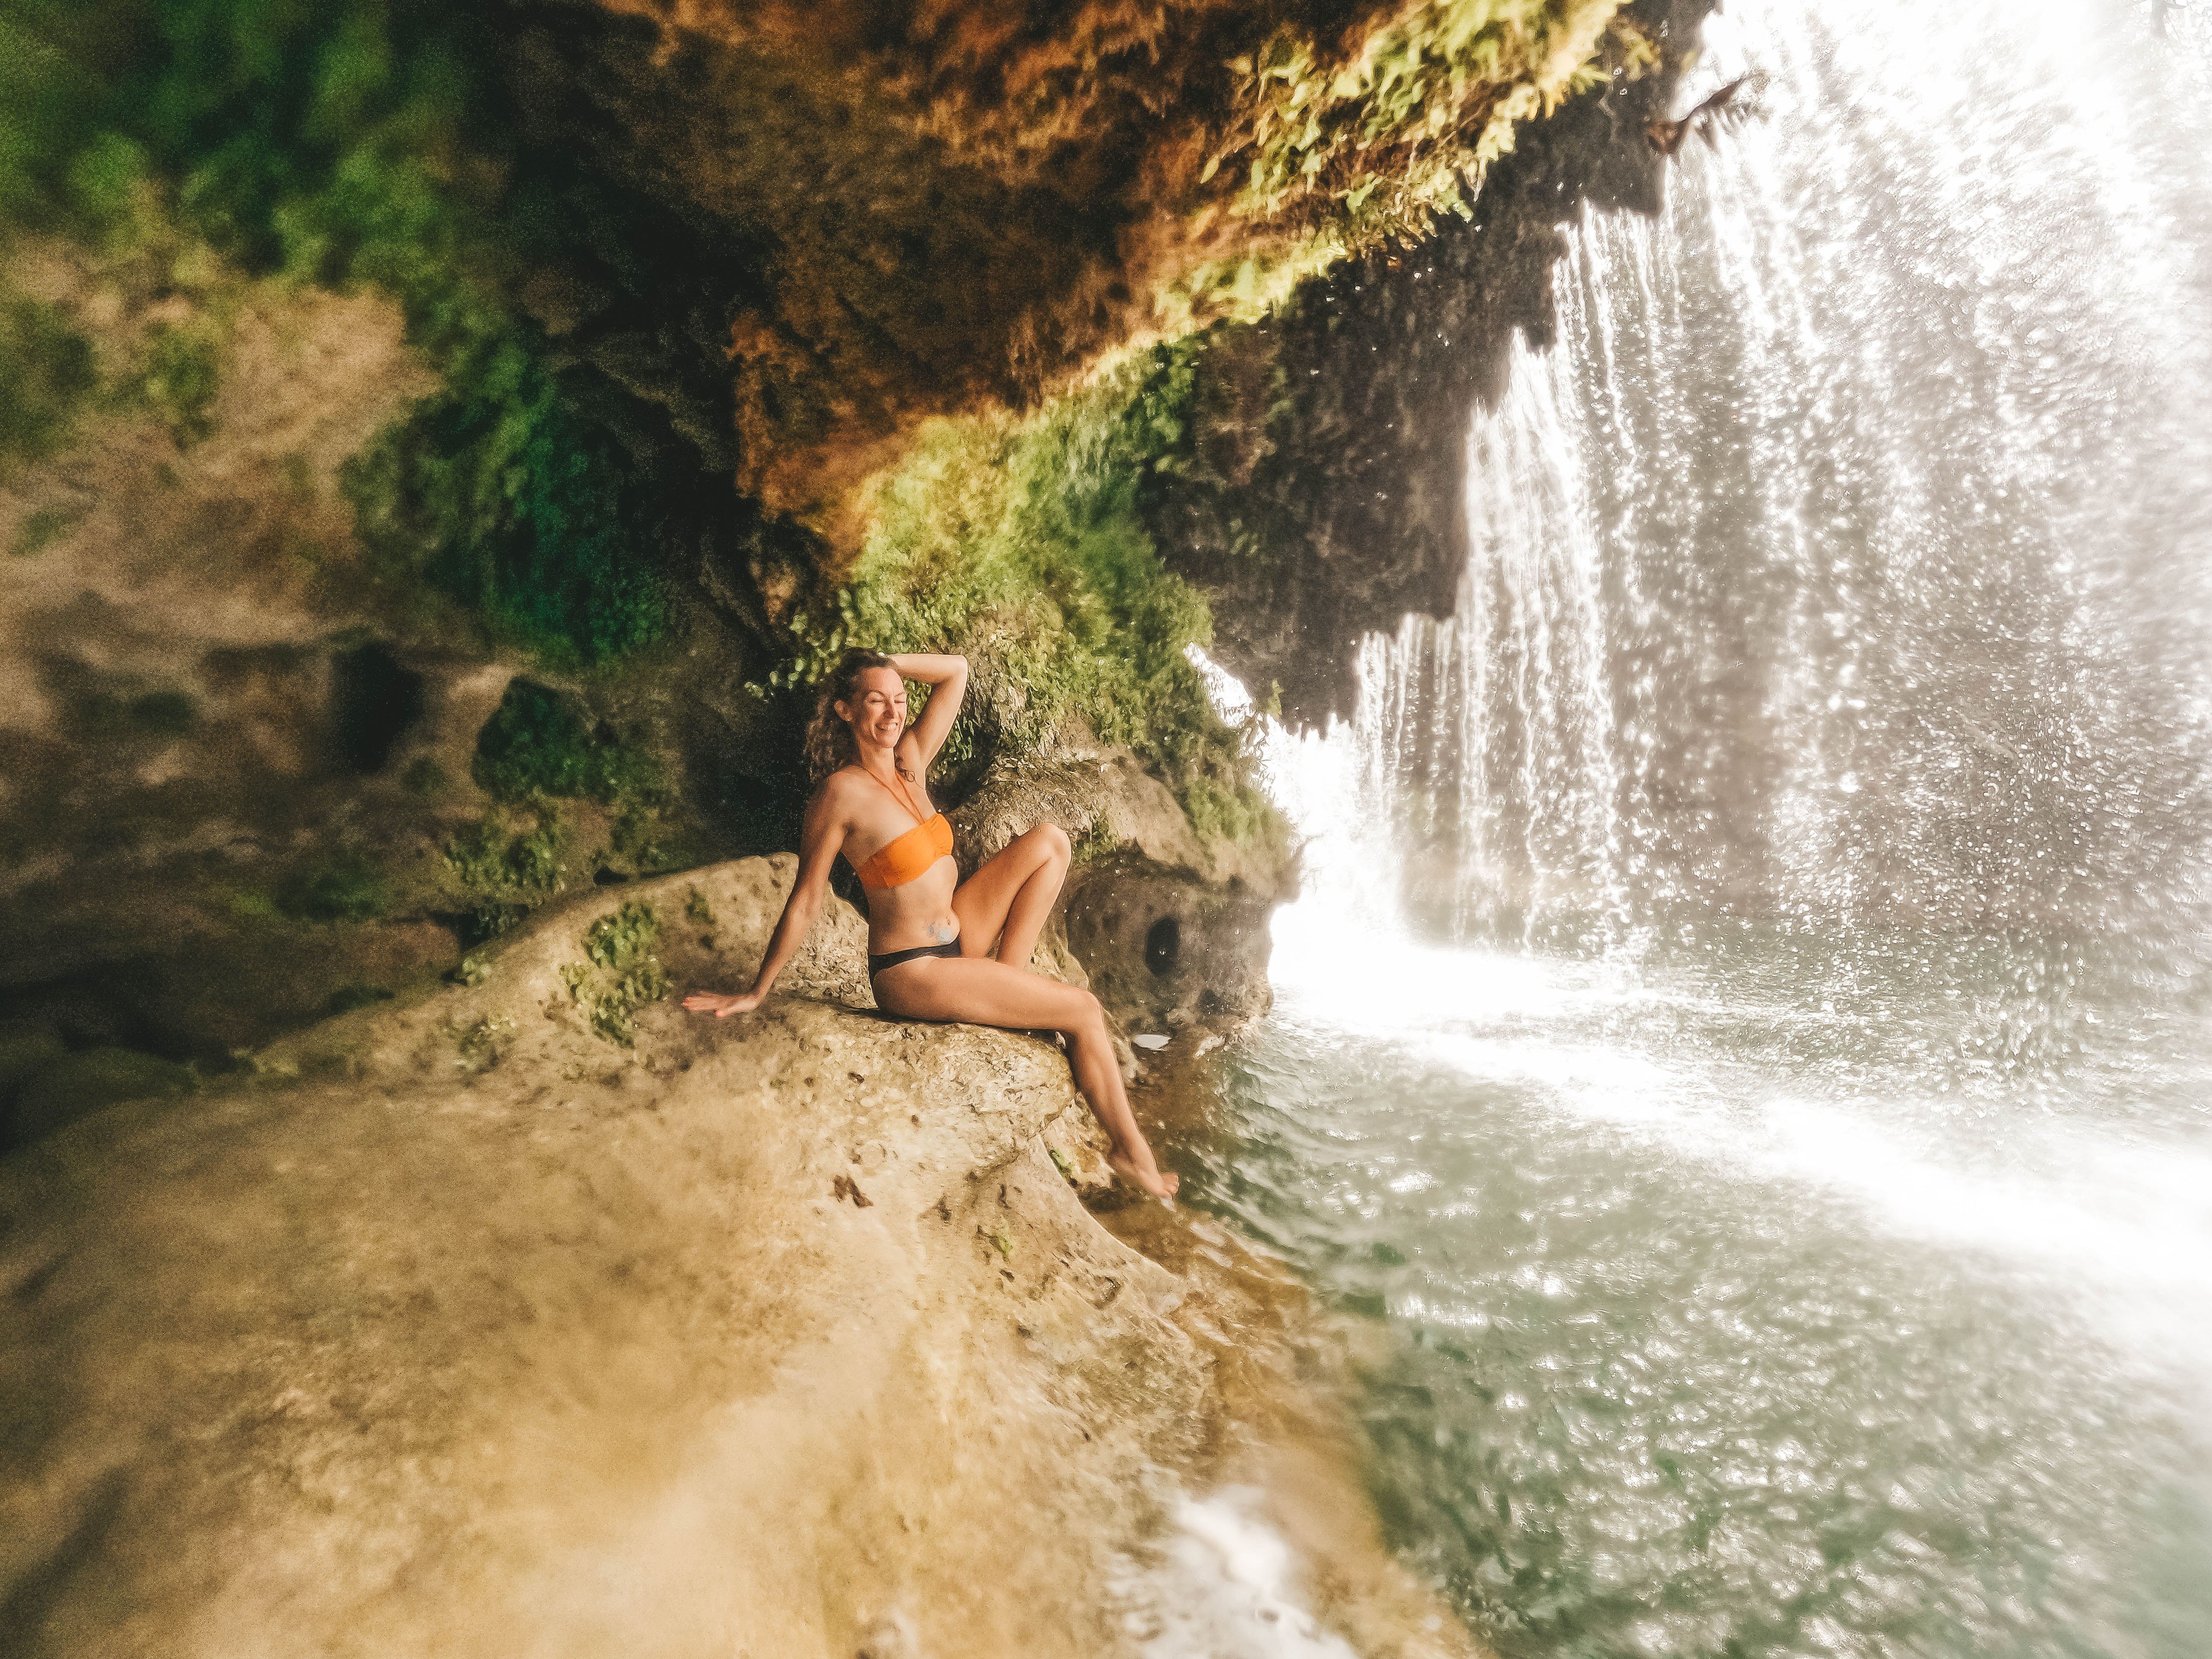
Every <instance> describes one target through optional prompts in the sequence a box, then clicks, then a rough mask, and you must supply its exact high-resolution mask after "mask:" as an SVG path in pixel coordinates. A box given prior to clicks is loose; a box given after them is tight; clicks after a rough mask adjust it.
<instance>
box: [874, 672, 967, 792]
mask: <svg viewBox="0 0 2212 1659" xmlns="http://www.w3.org/2000/svg"><path fill="white" fill-rule="evenodd" d="M891 666H892V667H893V668H896V670H897V671H899V676H900V678H902V679H909V680H918V681H920V682H921V684H924V685H926V686H927V687H929V707H928V708H925V709H923V710H922V711H921V719H920V720H916V721H915V723H914V726H913V728H912V730H913V734H914V740H915V743H916V744H920V745H921V763H922V765H923V767H924V768H927V766H928V765H929V763H930V762H932V761H933V760H935V759H936V758H937V751H938V750H940V749H942V748H944V747H945V738H949V737H951V735H952V722H953V720H955V719H956V718H957V716H958V715H959V713H960V700H961V699H962V698H963V697H964V696H967V695H968V659H967V658H965V657H935V656H922V655H914V656H902V657H893V658H892V659H891Z"/></svg>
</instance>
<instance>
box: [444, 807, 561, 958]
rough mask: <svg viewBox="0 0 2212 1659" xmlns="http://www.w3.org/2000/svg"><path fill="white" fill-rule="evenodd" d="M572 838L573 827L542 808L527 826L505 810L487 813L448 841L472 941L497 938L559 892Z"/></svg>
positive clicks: (449, 866) (448, 854) (451, 869)
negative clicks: (567, 825) (467, 910)
mask: <svg viewBox="0 0 2212 1659" xmlns="http://www.w3.org/2000/svg"><path fill="white" fill-rule="evenodd" d="M567 853H568V829H567V828H566V826H565V825H564V823H562V819H561V816H560V814H559V813H558V812H556V811H553V810H552V809H551V808H550V807H541V808H540V809H538V811H537V812H536V813H535V814H534V815H532V817H530V819H529V821H528V823H527V824H526V827H521V826H518V825H517V824H515V823H513V822H511V821H510V820H509V818H508V817H507V815H506V814H505V813H504V812H501V811H491V812H488V813H486V814H485V815H484V816H483V817H482V818H480V819H478V820H477V822H476V823H472V824H471V825H470V826H469V827H468V828H467V829H464V830H462V831H461V832H460V833H459V835H457V836H454V837H453V839H452V840H451V841H449V842H447V843H446V848H445V858H446V867H447V871H448V872H450V873H451V874H452V876H453V879H454V880H455V882H456V883H457V884H459V887H460V889H461V892H462V898H463V901H464V902H465V903H466V904H467V905H468V907H469V921H468V925H467V927H466V928H465V932H466V933H467V935H468V940H467V942H468V943H470V944H471V945H474V944H480V943H482V942H483V941H484V940H486V939H495V938H497V937H498V936H499V935H500V934H501V933H506V932H507V931H508V930H509V929H511V928H513V927H514V926H515V924H516V923H518V922H520V921H521V920H522V919H523V918H524V917H525V916H526V915H529V914H530V913H531V911H532V910H533V909H535V908H537V907H538V905H540V904H543V903H544V902H545V901H546V900H547V899H549V898H550V897H551V896H553V895H554V894H555V893H556V892H558V891H560V890H561V886H562V878H563V877H564V876H565V875H566V873H567V871H568V865H567V861H566V860H567Z"/></svg>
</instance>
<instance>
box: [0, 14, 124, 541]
mask: <svg viewBox="0 0 2212 1659" xmlns="http://www.w3.org/2000/svg"><path fill="white" fill-rule="evenodd" d="M4 46H5V39H4V37H3V36H0V51H4ZM99 381H100V377H99V374H98V372H97V370H96V369H95V368H94V363H93V356H92V345H91V343H90V342H89V341H88V340H86V339H85V338H84V337H83V336H82V335H81V334H79V333H77V332H76V331H75V330H74V329H72V328H71V327H70V325H69V321H68V319H66V318H64V316H62V314H61V313H58V312H57V311H56V310H55V309H54V308H53V307H52V306H49V305H42V304H40V302H39V301H35V300H24V299H17V300H12V301H5V302H4V303H0V477H4V476H5V473H6V470H7V469H8V467H9V465H11V464H13V463H15V462H16V461H23V460H36V459H39V458H40V456H43V455H49V454H52V453H53V452H54V451H55V450H56V449H58V448H59V447H61V445H62V444H63V442H64V441H66V440H67V438H68V437H69V435H70V427H71V424H72V423H73V422H74V420H75V417H76V411H77V409H78V407H79V406H80V405H81V404H82V403H83V401H84V399H85V397H86V396H87V394H88V393H89V392H91V391H92V390H93V389H94V387H95V386H97V385H98V384H99ZM16 551H17V552H19V553H20V552H26V551H29V552H35V551H37V548H36V547H29V548H26V547H25V546H23V545H22V544H21V543H20V542H19V543H18V545H17V547H16Z"/></svg>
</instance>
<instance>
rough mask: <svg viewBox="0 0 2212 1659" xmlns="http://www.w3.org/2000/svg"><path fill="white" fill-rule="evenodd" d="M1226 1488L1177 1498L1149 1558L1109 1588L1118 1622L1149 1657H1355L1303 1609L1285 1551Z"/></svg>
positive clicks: (1246, 1503) (1243, 1497) (1249, 1494)
mask: <svg viewBox="0 0 2212 1659" xmlns="http://www.w3.org/2000/svg"><path fill="white" fill-rule="evenodd" d="M1259 1502H1260V1494H1259V1493H1258V1492H1255V1491H1253V1490H1251V1489H1249V1488H1246V1487H1239V1486H1230V1487H1225V1488H1223V1489H1222V1490H1220V1491H1218V1492H1211V1493H1208V1494H1207V1495H1206V1496H1205V1497H1203V1498H1190V1497H1185V1498H1181V1499H1180V1500H1178V1501H1177V1503H1176V1506H1175V1510H1174V1514H1173V1516H1172V1524H1171V1527H1170V1531H1169V1532H1168V1534H1166V1536H1165V1537H1164V1538H1163V1539H1162V1540H1160V1541H1159V1542H1158V1545H1157V1546H1156V1547H1155V1549H1154V1551H1153V1553H1152V1559H1150V1560H1148V1561H1144V1562H1139V1561H1137V1560H1135V1559H1131V1560H1129V1561H1128V1562H1127V1564H1126V1565H1125V1570H1124V1571H1123V1573H1122V1575H1121V1579H1120V1582H1119V1583H1118V1584H1117V1586H1116V1589H1117V1595H1118V1599H1119V1601H1120V1603H1121V1622H1122V1628H1123V1630H1124V1631H1125V1632H1127V1635H1128V1637H1129V1638H1130V1640H1131V1642H1132V1644H1133V1645H1134V1647H1135V1650H1136V1651H1138V1652H1139V1653H1141V1654H1144V1655H1146V1659H1358V1656H1356V1655H1355V1654H1354V1653H1353V1651H1352V1648H1351V1647H1350V1646H1349V1645H1348V1644H1346V1642H1345V1641H1344V1639H1343V1638H1341V1637H1339V1636H1336V1635H1334V1634H1332V1633H1331V1632H1328V1631H1326V1630H1324V1629H1322V1627H1321V1626H1319V1625H1318V1624H1316V1622H1315V1620H1314V1618H1313V1615H1312V1614H1311V1613H1310V1612H1309V1611H1307V1609H1306V1607H1305V1602H1304V1595H1303V1593H1302V1591H1301V1589H1300V1587H1299V1584H1298V1573H1297V1563H1296V1560H1295V1559H1294V1558H1293V1556H1292V1555H1291V1547H1290V1546H1289V1545H1288V1544H1286V1543H1285V1542H1284V1541H1283V1540H1282V1538H1281V1536H1280V1535H1279V1534H1277V1533H1276V1532H1275V1531H1274V1530H1273V1528H1270V1527H1269V1526H1268V1525H1267V1523H1266V1522H1264V1521H1263V1520H1261V1518H1260V1517H1259V1516H1258V1514H1257V1513H1256V1511H1257V1509H1258V1505H1259Z"/></svg>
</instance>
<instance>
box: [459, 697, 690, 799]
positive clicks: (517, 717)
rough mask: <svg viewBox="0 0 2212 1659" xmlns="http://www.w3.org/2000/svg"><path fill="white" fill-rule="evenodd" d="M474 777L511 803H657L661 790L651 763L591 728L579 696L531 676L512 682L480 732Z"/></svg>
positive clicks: (493, 793) (656, 772)
mask: <svg viewBox="0 0 2212 1659" xmlns="http://www.w3.org/2000/svg"><path fill="white" fill-rule="evenodd" d="M473 772H474V775H475V777H476V781H477V784H478V785H479V786H480V787H483V790H484V791H485V793H488V794H490V795H492V796H495V797H496V798H497V799H501V800H507V801H522V800H530V799H535V798H538V797H540V796H567V797H569V798H572V799H574V798H579V797H582V798H588V799H592V800H596V801H603V802H613V801H617V800H623V799H641V798H650V797H651V796H652V795H653V794H654V793H657V792H658V790H659V787H660V775H659V769H657V768H656V767H655V766H654V765H653V763H652V761H651V760H650V759H648V758H647V757H645V756H643V755H641V754H639V753H637V752H636V751H635V750H631V749H628V748H625V747H624V746H623V744H620V743H617V742H616V741H615V740H614V738H612V737H611V735H609V734H606V733H604V732H593V731H592V730H591V729H590V728H589V727H587V726H586V725H585V724H584V716H583V713H582V710H581V709H580V708H579V707H578V706H577V704H576V702H575V701H574V699H573V698H570V697H567V696H562V694H561V693H560V692H558V691H556V690H552V689H550V687H547V686H543V685H539V684H537V683H536V682H534V681H532V680H526V679H517V680H514V681H513V682H511V683H510V684H508V686H507V695H506V696H503V697H501V699H500V703H499V707H498V708H497V709H495V711H494V712H493V714H492V717H491V718H490V719H489V720H487V721H485V722H484V727H483V731H482V732H478V733H477V757H476V763H475V766H474V768H473Z"/></svg>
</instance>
